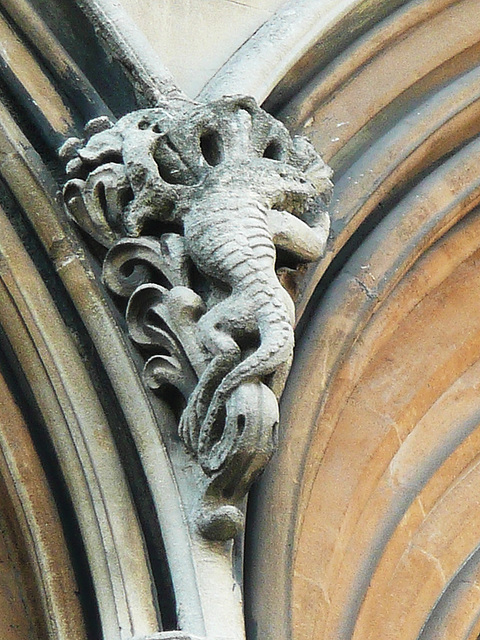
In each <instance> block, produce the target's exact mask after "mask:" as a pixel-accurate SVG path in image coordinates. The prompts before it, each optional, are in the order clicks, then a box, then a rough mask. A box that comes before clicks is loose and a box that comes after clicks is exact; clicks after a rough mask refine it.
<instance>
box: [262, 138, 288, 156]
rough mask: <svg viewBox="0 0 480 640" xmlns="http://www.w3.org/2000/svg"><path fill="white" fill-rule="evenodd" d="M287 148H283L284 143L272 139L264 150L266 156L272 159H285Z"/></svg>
mask: <svg viewBox="0 0 480 640" xmlns="http://www.w3.org/2000/svg"><path fill="white" fill-rule="evenodd" d="M285 152H286V150H285V149H284V148H283V145H282V143H281V142H279V141H278V140H272V141H271V142H269V143H268V145H267V146H266V147H265V150H264V152H263V157H264V158H270V159H271V160H283V159H284V157H285Z"/></svg>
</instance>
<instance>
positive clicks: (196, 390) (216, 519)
mask: <svg viewBox="0 0 480 640" xmlns="http://www.w3.org/2000/svg"><path fill="white" fill-rule="evenodd" d="M86 133H87V136H86V140H83V141H81V140H77V139H70V140H68V141H67V143H66V144H65V145H64V147H63V149H62V154H63V156H64V157H65V158H66V159H67V160H68V164H67V174H68V177H69V180H68V182H67V184H66V186H65V192H64V197H65V203H66V206H67V209H68V211H69V212H70V214H71V216H72V217H73V218H74V219H75V221H76V222H77V223H78V225H79V226H80V227H82V228H83V229H84V230H85V231H86V232H87V233H88V234H89V235H90V236H92V237H93V238H94V239H95V240H96V241H97V242H98V243H99V244H100V245H103V247H105V248H106V249H108V253H107V254H106V257H105V259H104V264H103V277H104V282H105V284H106V286H107V287H108V288H109V289H110V291H111V292H112V293H113V294H115V297H116V299H117V300H118V301H121V300H123V301H124V303H125V308H126V321H127V326H128V331H129V334H130V337H131V339H132V340H133V341H134V343H135V344H136V345H137V346H138V347H139V348H140V349H141V351H142V352H143V353H144V354H145V366H144V371H143V375H144V380H145V383H146V385H147V386H148V387H149V388H150V389H152V390H153V391H154V392H156V393H159V394H163V395H164V397H167V398H168V399H169V400H170V402H171V403H172V408H173V409H174V411H176V413H177V415H178V421H179V425H178V435H179V437H180V439H181V440H182V442H183V444H184V446H185V448H186V450H187V451H188V452H189V454H190V455H191V456H192V457H193V458H194V459H195V460H196V461H197V462H198V464H199V465H200V467H201V469H202V470H203V474H204V476H205V486H204V499H203V509H202V510H201V511H200V513H199V514H198V515H197V526H198V527H199V529H200V531H201V532H202V533H203V535H205V536H206V537H208V538H212V539H228V538H230V537H232V536H233V535H235V534H236V533H237V531H238V530H239V527H240V526H241V522H242V514H241V511H240V509H239V507H240V506H241V503H242V500H243V498H244V496H245V494H246V492H247V491H248V489H249V487H250V485H251V483H252V481H253V480H254V478H255V477H256V476H257V475H258V474H259V473H260V472H261V471H262V469H263V468H264V467H265V465H266V463H267V462H268V460H269V459H270V457H271V455H272V453H273V450H274V447H275V440H276V429H277V427H278V404H277V400H278V397H279V395H280V393H281V392H282V389H283V386H284V384H285V380H286V376H287V374H288V370H289V367H290V363H291V359H292V351H293V328H292V324H293V314H294V308H293V302H292V300H291V298H290V296H289V295H288V293H287V292H286V290H285V289H284V288H283V287H282V286H281V284H280V282H279V279H278V277H277V274H276V271H275V268H276V250H275V249H276V248H277V249H280V250H281V252H282V254H283V255H288V256H289V261H290V262H289V264H292V263H293V264H295V263H299V262H306V261H312V260H316V259H318V258H319V257H320V256H321V255H322V252H323V251H324V247H325V243H326V240H327V236H328V229H329V218H328V214H327V212H326V204H327V201H328V197H329V195H330V190H331V182H330V174H331V171H330V169H329V168H328V167H327V166H326V165H325V164H324V163H323V161H322V160H321V158H320V157H319V156H318V154H317V153H316V152H315V150H314V148H313V147H312V146H311V145H310V143H309V142H308V141H307V140H306V139H304V138H293V139H292V138H291V137H290V135H289V133H288V132H287V130H286V129H285V127H284V126H283V125H282V124H281V123H280V122H278V121H277V120H276V119H274V118H273V117H272V116H270V115H268V114H267V113H265V112H264V111H263V110H262V109H260V108H259V107H258V106H257V104H256V103H255V101H254V100H253V99H251V98H248V97H243V96H233V97H225V98H222V99H220V100H217V101H214V102H211V103H209V104H206V105H205V104H203V105H197V104H193V103H190V102H186V101H182V102H178V103H176V106H175V109H174V108H170V109H164V108H151V109H143V110H139V111H135V112H132V113H130V114H128V115H126V116H124V117H123V118H121V119H120V120H119V121H118V122H117V123H116V124H112V123H111V122H110V121H108V120H107V119H106V118H97V119H96V120H93V121H91V122H90V123H89V124H88V125H87V129H86Z"/></svg>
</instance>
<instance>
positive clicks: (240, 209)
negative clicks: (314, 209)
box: [180, 190, 294, 449]
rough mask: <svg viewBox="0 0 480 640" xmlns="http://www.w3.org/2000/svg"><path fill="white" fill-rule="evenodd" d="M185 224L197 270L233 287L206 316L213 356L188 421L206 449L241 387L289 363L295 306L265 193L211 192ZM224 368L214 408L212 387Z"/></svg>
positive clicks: (204, 333) (191, 438) (205, 334)
mask: <svg viewBox="0 0 480 640" xmlns="http://www.w3.org/2000/svg"><path fill="white" fill-rule="evenodd" d="M183 222H184V233H185V240H186V243H187V251H188V253H189V255H190V256H191V257H192V259H193V261H194V263H195V265H196V266H197V268H198V269H199V270H200V271H202V272H203V273H204V274H205V275H206V276H208V277H210V278H213V279H215V280H216V281H217V282H220V283H221V284H222V285H224V286H226V287H228V289H229V294H228V297H227V298H226V299H225V300H223V301H222V302H219V303H217V304H216V305H214V306H213V307H212V308H211V309H210V310H209V311H207V313H206V314H205V315H204V316H203V317H202V318H201V319H200V321H199V330H200V332H201V337H202V339H203V340H204V343H205V344H206V346H207V348H209V349H210V351H211V352H212V355H213V360H212V362H211V364H210V366H209V367H208V368H207V370H206V371H205V372H204V374H203V375H202V376H201V378H200V380H199V383H198V386H197V390H196V393H194V394H192V396H191V398H190V401H189V403H188V406H187V408H186V410H185V411H184V413H183V417H182V421H181V427H180V429H181V433H182V434H183V435H184V437H185V439H186V440H187V441H188V442H189V443H190V444H191V445H192V446H193V447H196V446H197V440H198V447H199V448H200V449H201V448H202V446H203V445H204V442H205V441H207V440H208V434H209V431H210V430H211V428H212V427H213V424H214V422H215V419H216V418H217V415H218V413H219V411H220V410H221V409H222V408H223V407H224V405H225V401H226V399H227V398H228V397H229V395H230V394H231V393H232V391H233V390H234V389H235V388H236V387H238V386H239V385H240V384H242V383H243V382H245V381H247V380H249V381H250V380H265V379H266V377H267V376H270V375H271V374H273V373H274V372H275V371H276V370H277V369H278V368H279V367H281V366H282V365H287V364H288V363H289V362H290V360H291V357H292V352H293V343H294V339H293V329H292V310H291V308H289V307H291V302H290V305H289V304H288V301H289V298H288V294H287V293H286V291H285V290H284V289H283V287H282V286H281V285H280V283H279V281H278V278H277V276H276V273H275V253H276V252H275V245H274V242H273V238H272V234H271V231H270V230H269V227H268V223H267V208H266V206H265V205H264V204H262V203H261V202H260V200H259V198H252V197H251V195H250V197H249V194H248V193H246V194H243V196H242V195H241V194H239V193H238V192H236V191H235V190H234V192H233V195H230V196H225V193H224V192H222V193H221V194H215V191H210V195H209V198H208V201H206V199H205V198H202V200H201V204H200V205H199V206H198V207H197V206H193V207H191V208H190V210H189V211H188V213H187V214H186V215H185V217H184V220H183ZM242 343H247V348H246V351H247V353H248V355H247V356H246V357H245V358H244V359H243V360H241V361H239V360H240V358H241V355H242V354H241V349H240V346H239V344H242ZM252 345H255V347H252ZM222 373H223V374H224V375H223V377H222V379H221V381H220V383H219V384H218V386H217V387H216V389H215V391H214V392H213V396H212V397H211V401H210V403H209V405H208V407H207V406H205V390H206V389H209V387H210V384H211V381H212V380H214V379H216V378H218V376H219V375H221V374H222ZM276 391H277V393H278V392H279V391H280V389H279V388H277V389H276ZM202 414H203V415H202ZM187 429H188V431H189V434H188V435H187V433H186V431H187Z"/></svg>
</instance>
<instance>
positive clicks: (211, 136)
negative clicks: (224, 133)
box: [200, 129, 223, 167]
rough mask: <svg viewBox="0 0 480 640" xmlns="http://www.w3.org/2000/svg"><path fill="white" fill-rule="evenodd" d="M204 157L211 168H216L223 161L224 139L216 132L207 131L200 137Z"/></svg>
mask: <svg viewBox="0 0 480 640" xmlns="http://www.w3.org/2000/svg"><path fill="white" fill-rule="evenodd" d="M200 149H201V150H202V155H203V157H204V158H205V160H206V161H207V162H208V164H209V165H210V166H211V167H216V166H217V165H218V164H220V163H221V162H222V160H223V143H222V137H221V135H220V134H219V133H218V131H215V130H213V129H212V130H207V131H205V132H204V133H202V135H201V136H200Z"/></svg>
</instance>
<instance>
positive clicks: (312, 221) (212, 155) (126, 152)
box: [60, 96, 332, 247]
mask: <svg viewBox="0 0 480 640" xmlns="http://www.w3.org/2000/svg"><path fill="white" fill-rule="evenodd" d="M60 153H61V155H62V156H63V157H64V158H65V159H67V160H68V164H67V175H68V178H69V180H68V182H67V183H66V186H65V190H64V199H65V203H66V206H67V209H68V211H69V213H70V215H71V216H72V217H73V218H74V220H75V221H76V222H77V224H78V225H79V226H80V227H81V228H83V229H84V230H85V231H87V232H88V233H89V234H90V235H91V236H93V237H94V238H95V239H96V240H97V241H98V242H100V243H101V244H103V245H104V246H106V247H110V246H111V245H112V244H113V243H114V242H115V241H116V240H118V239H119V238H120V237H122V236H138V235H140V234H141V233H142V231H143V229H144V227H145V225H146V223H147V222H148V221H164V222H169V221H170V222H181V218H182V215H183V213H184V212H185V207H188V202H189V201H191V199H194V198H195V197H196V194H198V192H199V190H203V189H204V187H205V186H207V187H209V186H215V185H222V186H224V187H226V188H227V189H229V188H234V185H235V183H236V182H239V181H240V182H243V183H244V184H245V183H247V184H248V185H249V187H250V188H251V189H252V190H253V191H254V192H255V193H258V195H259V197H260V198H262V199H263V201H264V202H265V204H266V206H268V207H270V208H275V209H280V210H286V211H288V212H289V213H292V214H293V215H295V216H297V217H299V218H301V219H303V220H304V221H305V222H306V223H307V224H308V225H310V226H313V227H314V226H315V225H316V224H317V223H318V220H319V219H320V217H321V216H322V215H324V211H325V205H326V203H327V201H328V198H329V195H330V193H331V189H332V183H331V181H330V177H331V170H330V168H329V167H327V165H326V164H325V163H324V162H323V161H322V159H321V158H320V156H319V155H318V154H317V152H316V151H315V149H314V148H313V146H312V145H311V144H310V143H309V142H308V141H307V140H306V139H305V138H302V137H294V138H292V137H291V136H290V134H289V133H288V131H287V129H286V128H285V127H284V126H283V124H281V123H280V122H279V121H278V120H276V119H275V118H273V117H272V116H271V115H269V114H267V113H266V112H265V111H263V110H262V109H261V108H260V107H259V106H258V105H257V104H256V102H255V100H254V99H253V98H249V97H245V96H229V97H224V98H221V99H219V100H216V101H214V102H211V103H208V104H200V105H199V104H194V103H191V104H187V106H182V107H181V108H179V109H178V110H177V112H175V113H172V112H170V111H167V110H165V109H163V108H151V109H142V110H139V111H134V112H132V113H130V114H128V115H126V116H124V117H123V118H121V119H120V120H119V121H118V122H117V123H116V124H112V123H111V122H110V121H109V120H108V119H107V118H97V119H95V120H93V121H91V122H90V123H89V124H88V125H87V127H86V139H85V140H79V139H74V138H70V139H69V140H67V142H66V143H65V144H64V146H63V147H62V149H61V151H60Z"/></svg>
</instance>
